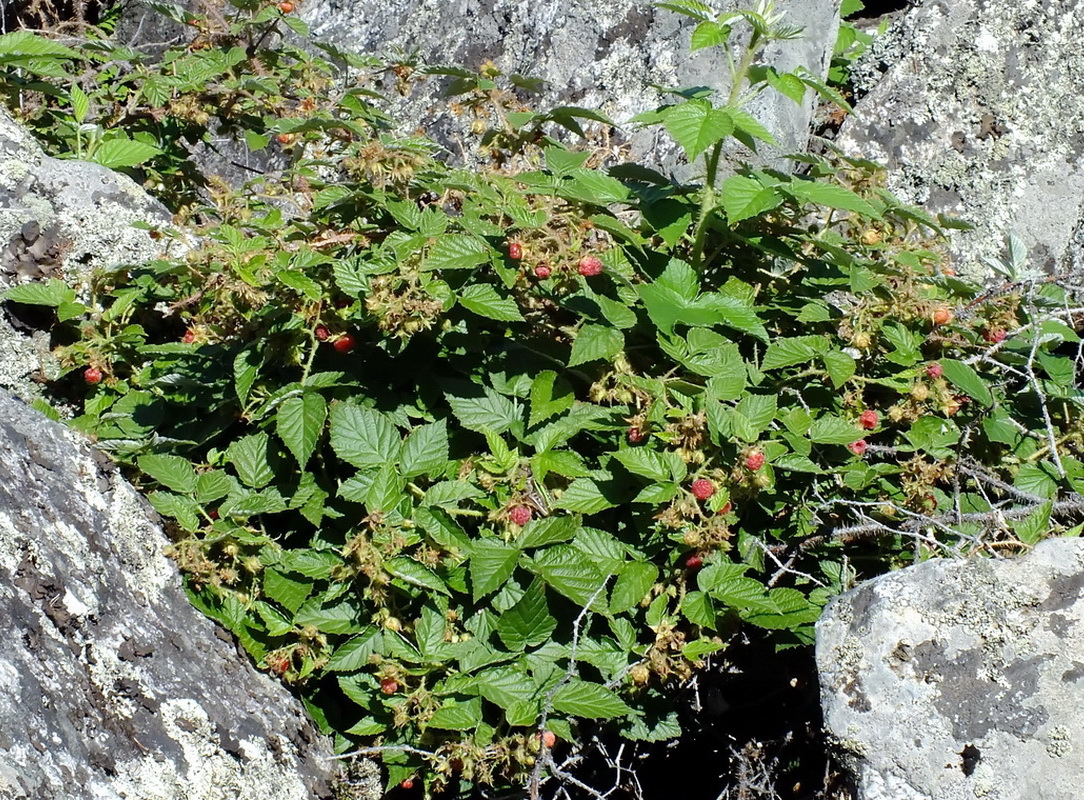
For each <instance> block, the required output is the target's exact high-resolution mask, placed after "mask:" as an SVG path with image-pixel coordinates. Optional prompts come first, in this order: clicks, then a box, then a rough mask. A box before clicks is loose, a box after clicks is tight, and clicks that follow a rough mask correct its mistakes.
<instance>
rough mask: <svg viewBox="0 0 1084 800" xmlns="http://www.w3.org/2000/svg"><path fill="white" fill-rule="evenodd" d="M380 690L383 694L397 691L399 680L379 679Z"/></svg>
mask: <svg viewBox="0 0 1084 800" xmlns="http://www.w3.org/2000/svg"><path fill="white" fill-rule="evenodd" d="M380 691H382V692H383V693H384V694H395V693H396V692H397V691H399V681H397V680H395V678H384V679H383V680H382V681H380Z"/></svg>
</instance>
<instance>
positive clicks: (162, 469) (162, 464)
mask: <svg viewBox="0 0 1084 800" xmlns="http://www.w3.org/2000/svg"><path fill="white" fill-rule="evenodd" d="M137 463H138V464H139V468H140V469H141V470H143V472H145V473H147V474H148V475H150V476H151V477H152V478H154V479H155V480H156V481H158V482H159V483H160V484H162V485H163V486H165V487H166V488H167V489H172V490H173V491H175V492H179V493H180V494H195V492H196V471H195V470H194V469H193V468H192V464H191V463H189V461H188V459H186V458H181V457H180V456H167V455H156V454H155V455H146V456H140V457H139V459H138V461H137Z"/></svg>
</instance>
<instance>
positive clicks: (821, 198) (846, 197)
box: [783, 180, 881, 219]
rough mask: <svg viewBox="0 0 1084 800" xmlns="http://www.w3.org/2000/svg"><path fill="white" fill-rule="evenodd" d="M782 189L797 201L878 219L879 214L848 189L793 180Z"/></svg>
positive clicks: (822, 183) (834, 185) (818, 182)
mask: <svg viewBox="0 0 1084 800" xmlns="http://www.w3.org/2000/svg"><path fill="white" fill-rule="evenodd" d="M783 188H784V189H786V190H787V191H789V192H790V193H791V194H793V195H794V196H795V197H796V198H797V199H798V200H801V201H804V202H806V203H815V204H816V205H821V206H828V207H829V208H839V209H843V210H845V211H854V212H857V213H859V214H862V215H864V216H867V217H873V218H874V219H880V217H881V213H880V212H879V211H878V210H877V209H876V208H874V207H873V206H872V205H870V204H869V203H868V202H867V201H866V200H863V199H862V198H861V197H859V196H858V195H857V194H855V193H854V192H852V191H851V190H850V189H845V188H843V187H842V186H837V185H836V184H834V183H824V182H822V181H813V180H794V181H791V182H790V183H787V184H783Z"/></svg>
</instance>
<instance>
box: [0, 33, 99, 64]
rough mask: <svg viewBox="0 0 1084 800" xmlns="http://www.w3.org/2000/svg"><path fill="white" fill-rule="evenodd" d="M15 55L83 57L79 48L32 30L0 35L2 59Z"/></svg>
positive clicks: (0, 59)
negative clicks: (66, 45)
mask: <svg viewBox="0 0 1084 800" xmlns="http://www.w3.org/2000/svg"><path fill="white" fill-rule="evenodd" d="M13 56H32V57H35V58H42V57H49V58H78V59H81V58H83V56H82V54H81V53H79V51H78V50H72V49H71V48H70V47H65V46H64V45H62V44H60V43H59V42H54V41H53V40H52V39H46V38H45V37H44V36H39V35H38V34H36V33H31V32H30V31H14V32H12V33H5V34H4V35H3V36H0V61H5V60H8V59H10V58H11V57H13Z"/></svg>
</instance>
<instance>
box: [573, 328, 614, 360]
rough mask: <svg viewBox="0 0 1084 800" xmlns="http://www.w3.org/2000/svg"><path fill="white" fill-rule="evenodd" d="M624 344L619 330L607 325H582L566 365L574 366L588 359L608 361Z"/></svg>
mask: <svg viewBox="0 0 1084 800" xmlns="http://www.w3.org/2000/svg"><path fill="white" fill-rule="evenodd" d="M624 346H625V337H624V336H622V335H621V331H619V330H617V329H616V328H611V327H609V326H608V325H584V326H583V328H581V329H580V332H579V333H578V334H577V335H576V339H575V341H574V342H573V343H572V353H571V355H570V356H569V357H568V366H570V367H575V366H577V365H579V364H586V363H587V362H588V361H599V360H602V361H610V360H612V359H613V357H614V356H616V355H617V354H618V353H620V352H621V348H622V347H624Z"/></svg>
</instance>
